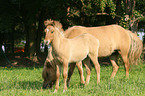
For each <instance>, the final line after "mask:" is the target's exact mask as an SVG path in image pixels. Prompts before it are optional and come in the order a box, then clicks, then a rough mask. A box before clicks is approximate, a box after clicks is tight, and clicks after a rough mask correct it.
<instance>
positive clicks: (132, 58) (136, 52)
mask: <svg viewBox="0 0 145 96" xmlns="http://www.w3.org/2000/svg"><path fill="white" fill-rule="evenodd" d="M128 32H129V35H130V38H131V44H130V51H129V54H128V58H129V63H130V64H131V65H132V64H135V65H137V63H138V62H137V61H138V59H140V56H141V53H142V50H143V43H142V41H141V40H140V39H139V37H137V35H136V34H135V33H132V32H131V31H129V30H128Z"/></svg>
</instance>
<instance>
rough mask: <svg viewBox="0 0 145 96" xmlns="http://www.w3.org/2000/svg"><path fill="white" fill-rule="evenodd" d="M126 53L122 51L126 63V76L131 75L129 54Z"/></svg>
mask: <svg viewBox="0 0 145 96" xmlns="http://www.w3.org/2000/svg"><path fill="white" fill-rule="evenodd" d="M124 53H125V52H124ZM126 53H127V52H126ZM126 53H125V54H123V53H121V56H122V59H123V61H124V63H125V70H126V77H129V67H130V65H129V59H128V54H126Z"/></svg>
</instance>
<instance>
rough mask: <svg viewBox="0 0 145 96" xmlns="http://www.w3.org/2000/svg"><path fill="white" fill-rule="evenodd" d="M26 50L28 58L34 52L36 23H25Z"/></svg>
mask: <svg viewBox="0 0 145 96" xmlns="http://www.w3.org/2000/svg"><path fill="white" fill-rule="evenodd" d="M26 28H27V29H28V30H27V37H26V52H27V53H28V56H29V57H30V58H33V56H34V54H35V53H36V24H35V23H32V24H30V25H27V27H26Z"/></svg>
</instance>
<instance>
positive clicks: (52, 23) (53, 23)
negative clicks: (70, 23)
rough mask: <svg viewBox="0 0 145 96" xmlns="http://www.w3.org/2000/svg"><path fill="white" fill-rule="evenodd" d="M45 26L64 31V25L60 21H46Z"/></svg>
mask: <svg viewBox="0 0 145 96" xmlns="http://www.w3.org/2000/svg"><path fill="white" fill-rule="evenodd" d="M44 25H45V26H48V25H52V26H56V27H57V28H58V29H59V30H61V31H64V30H63V28H62V24H61V23H60V22H59V21H54V20H51V19H50V20H48V19H47V20H46V21H44Z"/></svg>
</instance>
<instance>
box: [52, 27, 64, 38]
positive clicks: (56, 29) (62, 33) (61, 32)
mask: <svg viewBox="0 0 145 96" xmlns="http://www.w3.org/2000/svg"><path fill="white" fill-rule="evenodd" d="M53 27H54V29H55V31H56V32H58V33H60V34H61V35H62V36H63V37H64V32H63V31H62V30H60V29H59V28H58V27H57V26H53Z"/></svg>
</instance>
